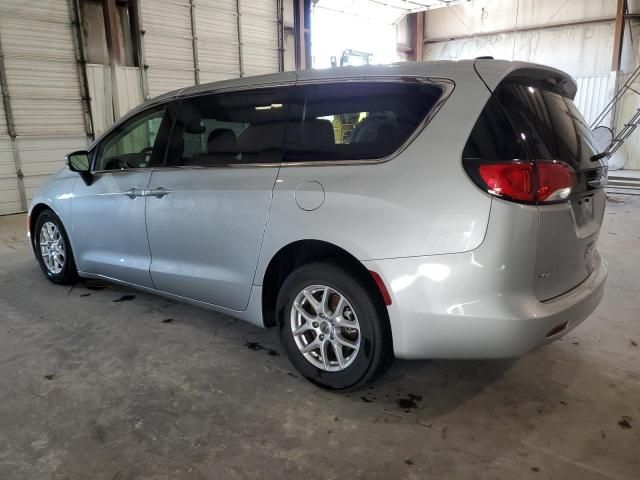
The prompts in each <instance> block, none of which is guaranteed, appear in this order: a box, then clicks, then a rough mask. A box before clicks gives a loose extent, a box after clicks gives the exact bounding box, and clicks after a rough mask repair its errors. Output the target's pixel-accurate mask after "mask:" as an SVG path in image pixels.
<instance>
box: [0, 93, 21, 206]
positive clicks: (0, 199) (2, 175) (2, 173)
mask: <svg viewBox="0 0 640 480" xmlns="http://www.w3.org/2000/svg"><path fill="white" fill-rule="evenodd" d="M20 210H21V206H20V194H19V191H18V177H17V176H16V167H15V164H14V162H13V151H12V149H11V138H10V137H9V135H7V123H6V121H5V115H4V105H3V103H2V101H1V99H0V215H6V214H8V213H15V212H18V211H20Z"/></svg>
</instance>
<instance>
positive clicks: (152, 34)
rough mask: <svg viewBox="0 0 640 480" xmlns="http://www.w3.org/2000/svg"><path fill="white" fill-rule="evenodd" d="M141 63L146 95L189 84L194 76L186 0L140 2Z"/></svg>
mask: <svg viewBox="0 0 640 480" xmlns="http://www.w3.org/2000/svg"><path fill="white" fill-rule="evenodd" d="M140 12H141V16H142V22H141V23H142V28H143V30H144V31H145V34H144V61H145V63H146V64H147V65H149V69H148V70H147V81H148V83H149V95H150V96H152V97H154V96H156V95H160V94H161V93H165V92H168V91H170V90H175V89H176V88H181V87H185V86H187V85H193V84H194V83H195V76H194V75H195V73H194V66H193V50H192V35H191V16H190V6H189V2H188V0H142V1H141V2H140Z"/></svg>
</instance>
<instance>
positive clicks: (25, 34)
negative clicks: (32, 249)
mask: <svg viewBox="0 0 640 480" xmlns="http://www.w3.org/2000/svg"><path fill="white" fill-rule="evenodd" d="M0 41H1V42H2V48H3V51H4V66H5V73H6V79H7V90H8V91H7V92H5V93H8V95H9V97H10V102H11V109H12V112H13V120H14V123H15V132H16V135H17V137H16V146H17V149H16V150H17V156H18V159H17V160H18V162H19V165H20V167H21V171H22V174H23V175H24V178H23V182H24V190H25V191H24V195H25V197H26V200H27V201H29V200H30V199H31V197H32V195H33V193H34V192H35V189H36V188H37V187H38V185H39V184H40V183H41V182H42V180H43V179H44V178H45V177H46V176H47V175H49V174H51V173H53V172H54V171H56V170H57V169H59V168H60V165H61V159H62V158H63V157H64V154H65V153H67V152H69V151H71V150H74V149H77V148H82V147H83V146H85V145H86V143H87V136H86V125H85V117H84V110H83V105H82V96H81V94H80V81H79V75H78V67H77V63H76V57H75V49H74V40H73V30H72V25H71V20H70V10H69V6H68V4H67V2H66V1H61V0H30V1H28V2H25V1H23V0H2V2H1V3H0ZM4 121H5V120H4V112H3V124H4ZM3 127H4V125H3ZM5 133H7V129H6V127H4V129H3V134H5ZM2 138H3V139H4V138H6V137H4V135H3V137H2ZM0 144H1V145H0V148H1V149H2V153H0V158H1V159H2V160H0V161H2V164H3V167H2V169H3V170H2V171H3V175H4V174H6V173H7V172H8V169H7V166H6V162H7V160H9V159H11V162H12V163H13V162H15V160H16V159H15V158H14V154H13V153H12V152H11V151H10V149H9V152H7V149H6V145H5V144H6V140H5V141H0ZM14 168H15V167H14ZM12 184H13V181H12V180H10V181H9V182H7V181H6V179H5V180H4V181H3V182H2V186H0V190H1V191H2V198H0V203H1V204H2V205H4V207H2V213H11V212H14V211H22V210H24V207H25V206H24V205H19V208H16V203H15V198H16V197H17V198H20V193H19V192H18V191H17V190H14V189H15V188H16V187H17V186H18V184H17V182H16V183H15V186H12Z"/></svg>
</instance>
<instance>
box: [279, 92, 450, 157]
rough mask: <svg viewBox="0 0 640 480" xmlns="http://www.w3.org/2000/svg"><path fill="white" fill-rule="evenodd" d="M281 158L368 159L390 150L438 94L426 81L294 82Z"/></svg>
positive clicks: (411, 129) (406, 135) (409, 132)
mask: <svg viewBox="0 0 640 480" xmlns="http://www.w3.org/2000/svg"><path fill="white" fill-rule="evenodd" d="M295 90H296V93H295V95H294V97H293V100H292V105H291V115H290V122H289V124H288V125H287V133H286V140H285V158H284V161H286V162H297V161H332V160H369V159H379V158H384V157H386V156H388V155H390V154H392V153H393V152H395V151H396V150H397V149H398V148H400V146H402V144H403V143H404V142H405V141H407V139H408V138H409V137H410V136H411V135H412V134H413V132H415V131H416V129H417V128H418V127H419V126H420V124H421V123H422V121H423V120H424V119H425V118H426V116H427V114H428V113H429V112H430V111H431V109H432V108H433V107H434V105H435V103H436V101H437V100H438V98H439V97H440V96H441V94H442V88H441V87H439V86H437V85H433V84H426V83H419V82H415V83H408V82H337V83H332V84H311V85H302V86H298V87H296V89H295Z"/></svg>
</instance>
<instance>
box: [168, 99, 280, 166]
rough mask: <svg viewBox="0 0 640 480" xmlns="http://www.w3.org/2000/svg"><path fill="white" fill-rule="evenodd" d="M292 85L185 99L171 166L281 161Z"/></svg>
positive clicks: (174, 140) (180, 111) (176, 132)
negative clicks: (290, 86)
mask: <svg viewBox="0 0 640 480" xmlns="http://www.w3.org/2000/svg"><path fill="white" fill-rule="evenodd" d="M285 95H286V88H279V89H258V90H252V91H246V92H234V93H220V94H213V95H205V96H199V97H194V98H187V99H184V100H182V102H181V104H180V108H179V111H178V115H177V119H176V123H175V127H174V130H173V135H172V141H171V145H170V148H169V154H168V155H167V166H189V165H193V166H216V165H228V164H242V163H274V162H280V160H281V156H282V155H281V150H282V142H283V136H284V128H285V124H286V119H287V110H288V105H287V103H286V101H285Z"/></svg>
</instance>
